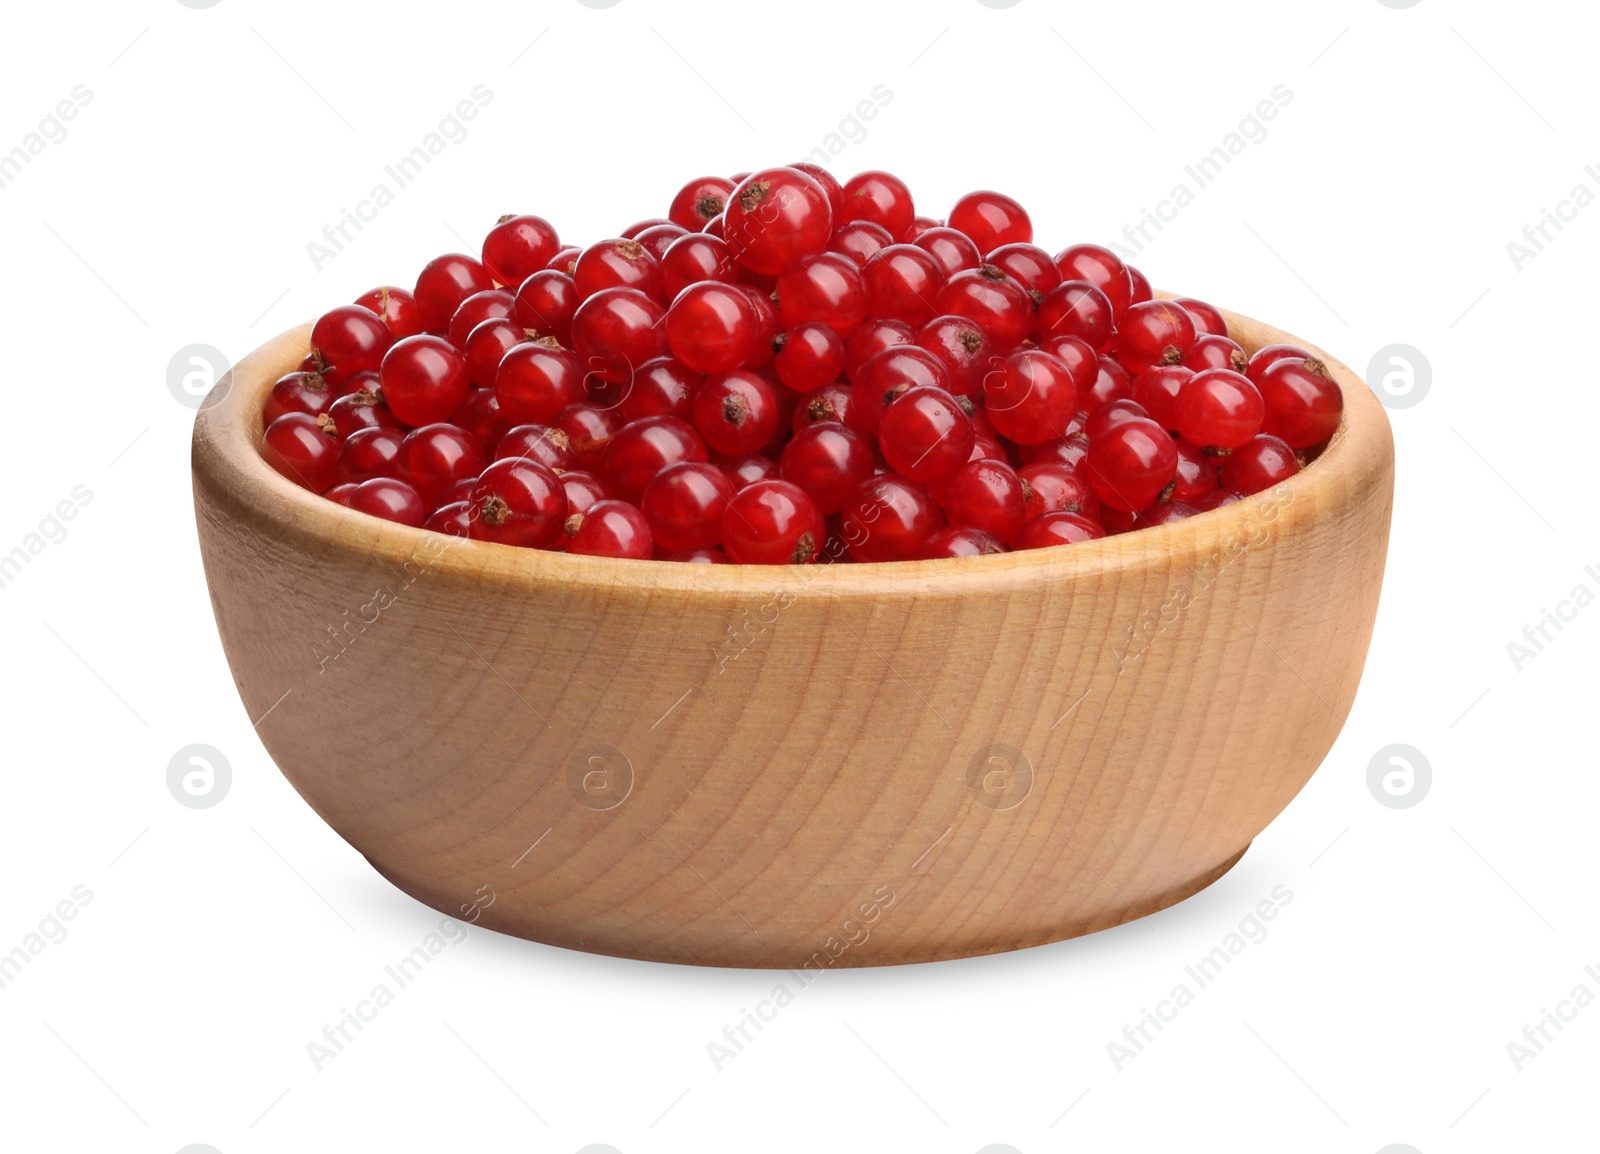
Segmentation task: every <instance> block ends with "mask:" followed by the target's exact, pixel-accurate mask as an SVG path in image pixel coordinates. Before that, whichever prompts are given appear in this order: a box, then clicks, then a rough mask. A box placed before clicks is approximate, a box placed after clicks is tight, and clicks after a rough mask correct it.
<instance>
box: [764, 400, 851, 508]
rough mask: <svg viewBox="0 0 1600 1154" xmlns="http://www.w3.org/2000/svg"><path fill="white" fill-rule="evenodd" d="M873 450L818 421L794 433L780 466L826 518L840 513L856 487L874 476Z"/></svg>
mask: <svg viewBox="0 0 1600 1154" xmlns="http://www.w3.org/2000/svg"><path fill="white" fill-rule="evenodd" d="M874 468H875V462H874V459H873V455H872V447H871V446H870V445H869V444H868V443H867V441H866V440H865V439H864V438H863V437H862V436H861V435H860V434H858V433H856V432H855V431H854V430H853V429H851V428H849V427H848V426H846V425H843V424H841V423H840V422H838V421H816V422H813V423H812V424H809V425H806V426H805V427H804V428H802V429H800V430H799V431H798V432H796V433H795V435H794V437H793V439H791V440H790V441H789V443H788V444H787V445H786V446H785V447H784V450H783V456H782V458H781V459H780V460H779V462H778V471H779V474H780V475H781V476H782V477H783V479H784V480H785V481H789V482H792V483H793V484H796V485H798V486H800V488H802V489H804V490H805V491H806V494H807V495H808V496H810V498H811V499H812V501H814V502H815V503H816V506H817V508H818V509H820V510H821V511H822V513H823V514H824V515H830V516H831V515H832V514H834V513H837V512H838V511H839V510H840V509H842V508H843V507H844V502H845V499H846V498H847V497H849V496H850V494H851V493H852V492H854V491H855V488H856V486H857V485H859V484H861V482H862V481H865V480H866V479H867V478H868V477H870V476H872V474H873V471H874Z"/></svg>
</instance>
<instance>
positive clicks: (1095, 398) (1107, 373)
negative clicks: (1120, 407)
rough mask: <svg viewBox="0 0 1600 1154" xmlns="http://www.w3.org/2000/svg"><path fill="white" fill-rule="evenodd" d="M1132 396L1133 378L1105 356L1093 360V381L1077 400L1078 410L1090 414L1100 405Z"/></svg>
mask: <svg viewBox="0 0 1600 1154" xmlns="http://www.w3.org/2000/svg"><path fill="white" fill-rule="evenodd" d="M1132 395H1133V378H1132V377H1131V376H1129V375H1128V370H1127V369H1125V368H1123V367H1122V366H1121V365H1120V364H1118V363H1117V362H1116V361H1114V360H1112V359H1111V358H1110V357H1107V356H1100V357H1097V358H1096V359H1095V379H1094V383H1093V384H1092V385H1090V386H1089V389H1088V391H1087V392H1085V393H1084V394H1082V395H1081V396H1080V397H1079V398H1078V409H1079V411H1081V412H1085V413H1092V412H1094V411H1095V410H1096V409H1098V408H1099V407H1100V406H1101V405H1104V404H1107V403H1108V402H1110V401H1117V400H1121V399H1122V398H1124V397H1131V396H1132Z"/></svg>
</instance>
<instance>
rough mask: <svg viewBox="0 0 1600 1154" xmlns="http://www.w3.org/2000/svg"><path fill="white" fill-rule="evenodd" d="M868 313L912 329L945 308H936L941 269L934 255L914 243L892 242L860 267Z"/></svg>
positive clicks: (942, 277)
mask: <svg viewBox="0 0 1600 1154" xmlns="http://www.w3.org/2000/svg"><path fill="white" fill-rule="evenodd" d="M861 273H862V276H863V277H864V278H865V280H866V283H867V302H868V304H867V312H868V315H869V316H873V317H876V318H878V319H879V320H898V321H904V322H905V323H906V324H908V325H911V326H912V327H913V328H920V327H921V326H923V325H925V324H927V323H928V322H929V321H931V320H932V319H933V318H934V317H936V316H938V315H939V314H940V313H941V312H948V311H949V310H948V309H941V308H939V307H938V304H937V302H938V300H939V291H940V288H941V287H942V286H943V284H944V272H943V270H942V269H941V268H940V267H939V262H938V261H937V260H935V259H934V257H933V254H932V253H930V252H928V251H927V250H926V249H920V248H918V247H917V246H916V245H914V244H891V245H889V246H887V247H885V248H882V249H879V250H878V252H877V253H876V254H875V255H874V256H873V257H872V258H871V259H870V260H868V261H867V263H866V264H865V265H864V266H862V269H861Z"/></svg>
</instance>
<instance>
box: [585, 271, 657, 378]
mask: <svg viewBox="0 0 1600 1154" xmlns="http://www.w3.org/2000/svg"><path fill="white" fill-rule="evenodd" d="M666 315H667V314H666V310H665V309H663V308H662V307H661V306H660V305H659V304H657V303H656V302H655V301H654V300H653V299H652V298H650V297H649V296H646V295H645V294H644V293H642V292H640V291H639V290H638V289H627V288H608V289H601V290H600V291H599V292H597V293H595V294H594V295H593V296H591V297H589V298H588V299H587V300H585V301H584V302H583V304H581V305H579V306H578V311H577V313H576V314H575V315H574V316H573V318H572V347H573V351H575V352H576V353H577V354H578V357H579V359H580V361H581V362H582V363H583V366H584V368H585V369H586V370H587V371H589V372H590V373H593V374H594V375H595V376H597V377H599V378H600V379H601V380H602V381H611V382H615V383H625V382H627V381H628V380H629V379H630V378H631V377H632V376H633V374H634V372H635V371H636V370H637V368H638V366H640V365H642V364H644V363H645V362H646V361H650V360H654V359H655V358H656V357H659V356H661V355H662V354H663V353H665V352H666V351H667V332H666V325H665V324H664V323H663V322H664V321H665V319H666Z"/></svg>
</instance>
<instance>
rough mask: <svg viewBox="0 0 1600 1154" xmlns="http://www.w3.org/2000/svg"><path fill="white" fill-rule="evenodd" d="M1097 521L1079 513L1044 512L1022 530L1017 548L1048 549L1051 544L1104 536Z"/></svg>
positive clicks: (1072, 543) (1091, 539)
mask: <svg viewBox="0 0 1600 1154" xmlns="http://www.w3.org/2000/svg"><path fill="white" fill-rule="evenodd" d="M1105 535H1106V531H1105V530H1104V529H1102V528H1101V527H1100V525H1099V523H1098V522H1095V521H1091V520H1090V519H1089V518H1088V517H1085V516H1084V515H1083V514H1081V513H1046V514H1045V515H1044V516H1042V517H1035V518H1033V520H1031V521H1029V522H1028V523H1027V525H1026V526H1024V527H1023V530H1022V540H1021V541H1019V542H1018V543H1017V548H1019V549H1048V548H1050V547H1051V546H1052V545H1079V544H1082V543H1083V542H1085V541H1094V540H1097V539H1098V538H1101V537H1104V536H1105Z"/></svg>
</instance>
